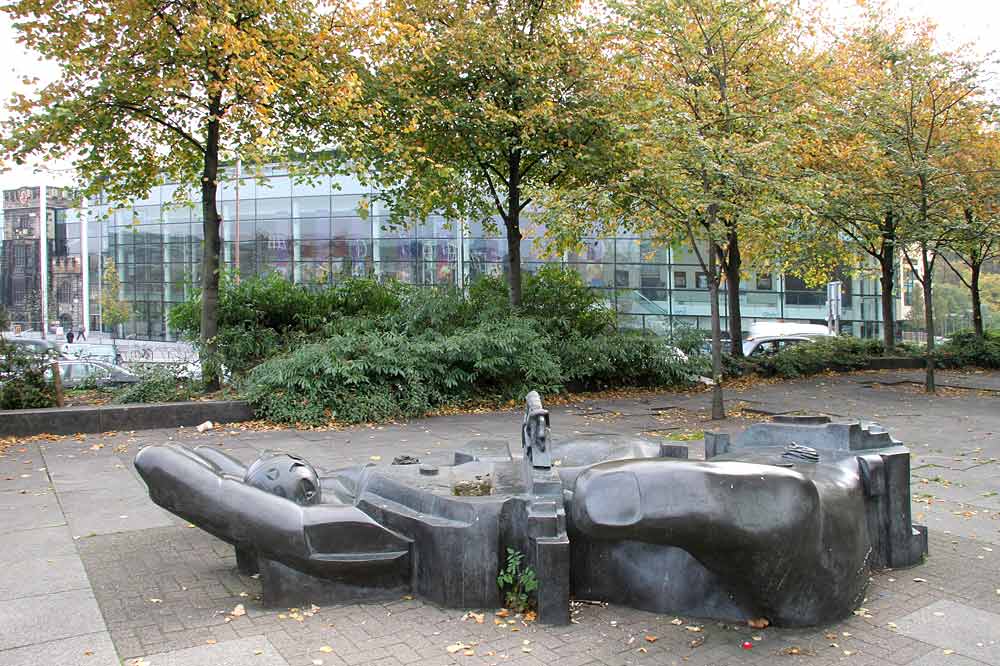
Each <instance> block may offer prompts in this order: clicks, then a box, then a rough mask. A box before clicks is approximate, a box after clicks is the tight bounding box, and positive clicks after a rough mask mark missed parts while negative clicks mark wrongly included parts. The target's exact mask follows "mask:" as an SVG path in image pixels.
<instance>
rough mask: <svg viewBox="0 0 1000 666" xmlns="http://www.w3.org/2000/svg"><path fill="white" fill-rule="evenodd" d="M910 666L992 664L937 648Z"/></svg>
mask: <svg viewBox="0 0 1000 666" xmlns="http://www.w3.org/2000/svg"><path fill="white" fill-rule="evenodd" d="M908 666H990V665H989V664H987V662H985V661H979V660H977V659H970V658H969V657H964V656H962V655H960V654H958V653H951V654H945V653H944V650H935V651H934V652H931V653H930V654H925V655H924V656H923V657H921V658H920V659H917V660H916V661H911V662H910V663H909V664H908Z"/></svg>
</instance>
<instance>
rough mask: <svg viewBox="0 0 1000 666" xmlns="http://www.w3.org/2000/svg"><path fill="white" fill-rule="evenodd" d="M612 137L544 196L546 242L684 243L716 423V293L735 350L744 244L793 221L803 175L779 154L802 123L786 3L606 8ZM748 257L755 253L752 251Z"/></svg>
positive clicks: (799, 63)
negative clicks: (698, 292) (616, 238)
mask: <svg viewBox="0 0 1000 666" xmlns="http://www.w3.org/2000/svg"><path fill="white" fill-rule="evenodd" d="M615 11H616V17H615V21H614V23H615V24H616V25H612V27H611V29H612V30H614V31H615V32H616V34H615V38H614V39H613V40H612V43H613V44H615V48H616V51H617V56H618V57H617V62H618V63H619V64H620V69H619V70H618V71H617V72H616V80H617V81H618V84H619V85H618V91H619V93H618V94H619V99H618V101H617V104H616V106H617V109H618V116H617V120H618V130H619V132H620V137H621V140H620V143H621V144H623V145H624V148H621V149H619V150H618V153H617V155H616V159H614V160H612V161H611V163H610V164H609V165H608V166H609V168H608V171H607V174H606V176H605V177H604V178H601V179H591V180H593V181H595V183H594V184H593V185H590V186H585V187H577V188H575V189H573V190H572V191H569V190H567V191H563V192H559V193H557V194H553V195H551V196H549V197H547V198H546V201H545V206H546V209H547V211H548V212H547V213H546V219H549V220H551V222H550V224H549V232H550V234H551V235H552V236H554V237H555V238H556V240H557V242H562V241H563V240H564V237H565V238H566V239H569V240H571V239H572V238H575V237H580V236H583V235H587V234H589V233H591V227H593V226H594V223H593V220H594V216H593V214H592V213H591V210H592V209H595V208H596V209H599V210H601V215H600V216H599V220H602V221H603V225H602V224H601V223H598V225H597V226H603V228H604V229H605V230H606V231H610V232H614V230H616V229H618V228H622V227H624V228H628V229H630V230H631V231H633V232H635V233H640V234H643V235H644V236H646V237H648V238H649V239H650V240H652V241H653V242H654V243H658V244H660V245H670V244H675V243H678V242H683V243H686V244H687V245H689V246H690V247H691V248H692V250H693V252H694V254H695V256H696V257H697V261H698V263H699V264H700V266H701V270H702V272H703V273H705V275H706V276H707V280H708V289H709V298H708V302H709V306H710V312H711V321H712V339H713V345H712V357H713V384H714V387H713V401H712V415H713V418H724V416H725V409H724V404H723V396H722V360H721V353H722V350H721V315H720V304H719V295H720V288H721V284H722V282H723V277H725V283H726V287H727V290H728V293H729V298H730V301H729V312H728V314H729V317H730V320H729V323H730V330H731V337H732V343H733V350H734V352H735V353H736V354H737V355H742V346H741V345H742V337H743V336H742V331H741V329H742V326H741V324H740V316H739V282H740V275H741V272H742V269H743V258H742V251H743V248H744V244H746V243H749V244H752V245H753V246H754V247H759V248H763V247H764V246H765V245H770V244H773V243H774V242H775V238H776V237H777V236H778V235H779V232H780V231H781V230H782V229H784V228H785V227H786V226H787V225H788V224H789V223H791V222H793V221H796V220H801V219H803V216H804V215H805V214H806V212H807V210H808V209H807V207H805V206H803V205H802V204H803V203H804V202H805V201H807V199H808V196H809V194H808V192H809V187H807V186H806V183H807V182H808V178H805V179H802V178H800V177H799V175H800V169H799V167H798V165H797V163H796V157H795V152H794V151H793V150H792V146H793V145H794V143H795V142H796V141H798V140H799V139H798V135H799V133H800V131H801V128H802V122H801V120H802V114H803V112H804V110H803V108H802V107H803V101H804V96H805V94H806V92H807V88H808V85H807V76H808V72H809V69H810V67H809V54H808V50H807V49H805V48H803V47H802V45H801V44H800V43H799V42H798V38H797V34H798V33H799V31H800V30H799V29H800V26H799V25H798V24H797V22H796V19H795V15H794V14H793V6H792V4H791V3H786V2H782V1H780V0H773V1H772V0H760V1H754V2H744V1H736V0H651V1H649V2H643V3H623V4H619V5H616V6H615ZM760 254H762V255H763V254H764V253H763V252H761V253H760Z"/></svg>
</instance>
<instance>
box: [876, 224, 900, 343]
mask: <svg viewBox="0 0 1000 666" xmlns="http://www.w3.org/2000/svg"><path fill="white" fill-rule="evenodd" d="M881 250H882V252H881V254H880V255H879V257H878V262H879V265H880V266H881V267H882V344H883V345H884V346H885V350H886V351H887V352H890V351H892V350H893V349H895V348H896V314H895V312H893V309H894V308H893V300H892V296H893V291H894V290H895V287H896V285H895V275H894V273H895V270H896V218H895V216H894V215H893V213H892V211H891V210H887V211H886V212H885V217H884V218H882V247H881Z"/></svg>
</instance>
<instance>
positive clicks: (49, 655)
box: [0, 631, 121, 666]
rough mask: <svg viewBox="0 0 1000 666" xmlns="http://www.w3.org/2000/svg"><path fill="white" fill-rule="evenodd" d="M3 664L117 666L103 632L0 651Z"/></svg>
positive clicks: (116, 658)
mask: <svg viewBox="0 0 1000 666" xmlns="http://www.w3.org/2000/svg"><path fill="white" fill-rule="evenodd" d="M0 663H2V664H4V666H43V665H44V666H120V664H121V661H119V659H118V654H117V653H116V652H115V646H114V644H113V643H112V642H111V636H110V635H109V634H108V632H106V631H99V632H96V633H93V634H85V635H83V636H74V637H73V638H64V639H61V640H53V641H48V642H45V643H37V644H35V645H28V646H25V647H19V648H12V649H10V650H4V651H0Z"/></svg>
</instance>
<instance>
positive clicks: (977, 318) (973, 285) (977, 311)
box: [969, 264, 984, 338]
mask: <svg viewBox="0 0 1000 666" xmlns="http://www.w3.org/2000/svg"><path fill="white" fill-rule="evenodd" d="M981 271H982V264H973V266H972V276H971V279H970V280H969V291H970V292H972V330H973V331H975V333H976V337H978V338H981V337H983V335H984V333H983V302H982V297H981V295H980V293H979V274H980V272H981Z"/></svg>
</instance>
